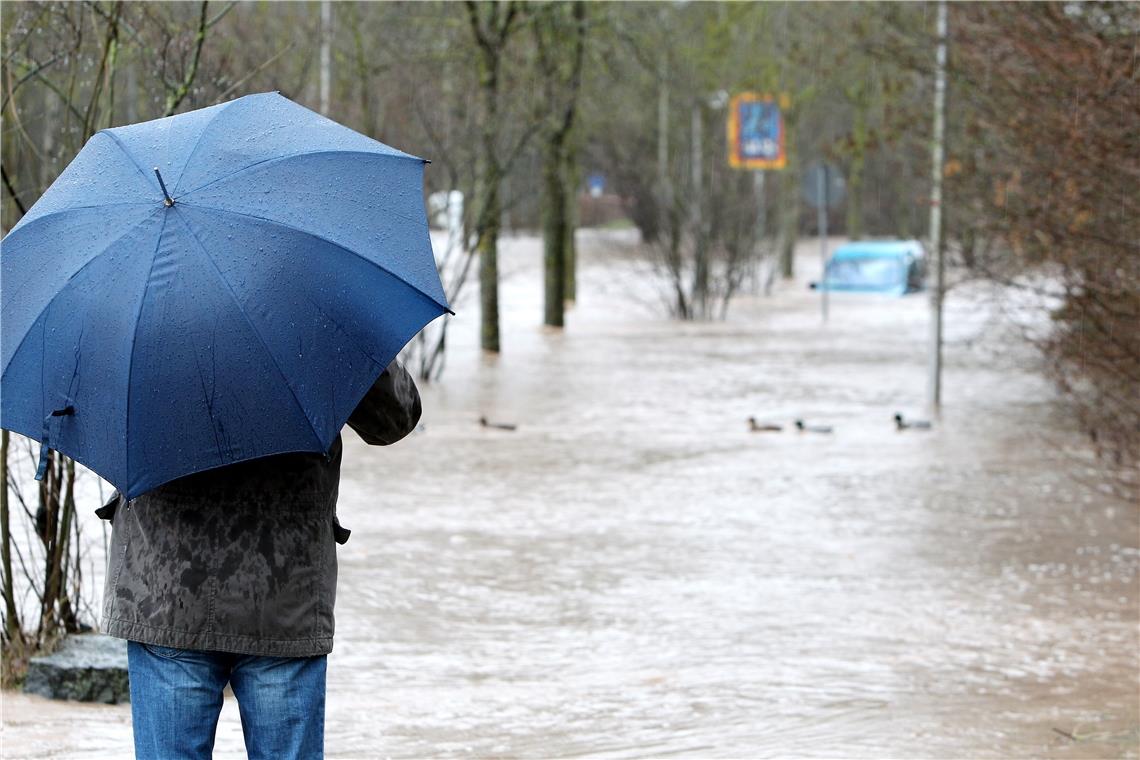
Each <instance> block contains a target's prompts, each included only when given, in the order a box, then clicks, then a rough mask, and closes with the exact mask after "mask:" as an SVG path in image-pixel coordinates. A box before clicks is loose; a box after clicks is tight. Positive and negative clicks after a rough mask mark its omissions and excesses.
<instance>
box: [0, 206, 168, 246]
mask: <svg viewBox="0 0 1140 760" xmlns="http://www.w3.org/2000/svg"><path fill="white" fill-rule="evenodd" d="M151 205H153V201H116V202H115V203H96V204H93V205H91V206H68V207H67V208H59V209H56V210H55V211H49V212H47V213H46V214H40V215H39V216H34V217H32V218H31V219H28V222H27V224H24V225H22V226H16V227H14V228H12V230H11V231H9V232H8V234H7V235H6V236H5V237H4V240H8V239H9V238H10V237H12V235H14V234H15V233H17V232H19V231H20V230H22V229H24V227H31V226H32V225H33V224H35V223H36V222H38V221H40V220H41V219H51V218H53V217H56V216H59V215H60V214H66V213H68V212H70V211H83V210H84V209H89V208H107V207H109V206H151ZM34 210H35V207H34V206H33V207H32V208H31V209H28V213H29V214H30V213H31V212H32V211H34ZM27 218H28V214H25V215H24V216H23V217H22V218H21V219H20V221H21V222H23V221H24V219H27Z"/></svg>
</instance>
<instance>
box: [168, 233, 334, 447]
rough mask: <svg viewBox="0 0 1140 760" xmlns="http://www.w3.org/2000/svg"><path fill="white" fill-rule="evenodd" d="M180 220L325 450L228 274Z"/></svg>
mask: <svg viewBox="0 0 1140 760" xmlns="http://www.w3.org/2000/svg"><path fill="white" fill-rule="evenodd" d="M178 221H180V222H182V226H183V227H185V228H186V231H187V232H188V233H190V237H191V239H193V241H194V242H195V243H196V244H197V245H198V250H200V251H201V252H202V255H203V256H205V258H206V260H207V261H209V262H210V266H211V267H213V269H214V272H215V274H217V275H218V279H219V280H221V282H222V284H223V285H225V286H226V292H227V293H229V295H230V298H231V299H232V300H233V302H234V306H236V307H237V310H238V313H239V314H241V315H242V318H243V319H245V323H246V324H247V325H249V329H250V330H252V331H253V334H254V336H256V337H257V340H258V342H259V343H261V347H262V348H264V349H265V353H266V354H267V355H268V356H269V360H270V361H271V362H273V367H274V369H276V370H277V374H278V375H280V376H281V379H282V380H283V381H284V382H285V387H286V388H288V389H289V395H291V396H292V397H293V401H294V402H295V403H296V404H297V409H298V411H300V412H301V416H302V417H304V418H305V422H307V423H309V429H310V430H312V431H313V437H314V438H316V440H317V446H319V447H320V448H321V449H322V450H324V449H325V443H324V441H323V440H321V434H320V432H319V431H318V430H317V426H316V425H314V424H313V421H312V419H310V418H309V413H308V412H306V411H305V406H304V404H302V403H301V399H300V398H298V397H297V391H295V390H294V389H293V385H292V384H291V383H290V382H289V378H288V376H286V374H285V372H284V371H283V370H282V369H281V365H280V364H279V363H278V362H277V357H276V356H274V355H273V351H272V350H271V349H270V348H269V344H268V343H266V342H265V338H263V337H262V336H261V332H260V331H259V330H258V329H257V325H255V324H254V323H253V320H252V319H250V318H249V315H248V314H246V313H245V309H244V308H243V307H242V305H241V301H240V300H238V297H237V293H235V292H234V288H233V285H231V284H230V281H229V280H227V279H226V276H225V275H224V274H222V270H221V268H220V267H219V266H218V263H217V262H216V261H214V257H213V256H211V255H210V252H209V251H207V250H206V246H204V245H202V241H201V240H199V239H198V236H197V235H196V234H194V230H193V229H192V228H191V227H190V224H189V223H188V222H187V221H186V220H185V219H183V218H182V214H181V213H178Z"/></svg>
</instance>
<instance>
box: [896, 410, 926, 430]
mask: <svg viewBox="0 0 1140 760" xmlns="http://www.w3.org/2000/svg"><path fill="white" fill-rule="evenodd" d="M930 428H931V424H930V423H929V422H928V421H927V420H909V421H908V420H905V419H903V416H902V415H901V414H899V413H898V412H895V429H896V430H930Z"/></svg>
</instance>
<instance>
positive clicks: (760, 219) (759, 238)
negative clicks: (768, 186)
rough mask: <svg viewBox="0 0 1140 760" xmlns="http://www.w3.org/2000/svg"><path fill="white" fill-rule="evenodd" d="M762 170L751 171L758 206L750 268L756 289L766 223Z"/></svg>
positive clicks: (766, 207)
mask: <svg viewBox="0 0 1140 760" xmlns="http://www.w3.org/2000/svg"><path fill="white" fill-rule="evenodd" d="M764 174H765V172H764V170H763V169H757V170H756V171H754V172H752V186H753V187H754V188H755V190H756V202H757V204H758V205H759V208H758V209H757V211H756V248H757V249H758V255H757V256H756V261H755V264H753V266H752V267H751V269H752V288H753V290H756V289H758V288H759V285H760V281H759V280H760V263H761V261H762V260H763V257H764V234H765V232H766V230H765V229H764V228H765V227H766V226H767V225H768V204H767V203H766V202H765V197H764Z"/></svg>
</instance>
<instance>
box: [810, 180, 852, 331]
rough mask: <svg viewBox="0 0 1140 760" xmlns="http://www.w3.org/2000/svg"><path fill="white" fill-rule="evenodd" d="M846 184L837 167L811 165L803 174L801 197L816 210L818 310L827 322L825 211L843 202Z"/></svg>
mask: <svg viewBox="0 0 1140 760" xmlns="http://www.w3.org/2000/svg"><path fill="white" fill-rule="evenodd" d="M846 192H847V183H846V182H844V180H843V174H842V173H841V172H840V171H839V169H838V167H835V166H830V165H828V164H818V163H817V164H812V165H811V166H809V167H808V170H807V172H806V173H805V174H804V181H803V195H804V200H805V201H807V202H808V204H809V205H811V206H815V208H816V212H817V214H816V230H817V231H818V232H819V257H820V268H821V275H820V278H819V293H820V308H821V309H822V312H823V321H824V322H826V321H827V210H828V209H829V208H831V207H832V206H836V205H839V204H840V203H842V202H843V196H844V195H845V194H846Z"/></svg>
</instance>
